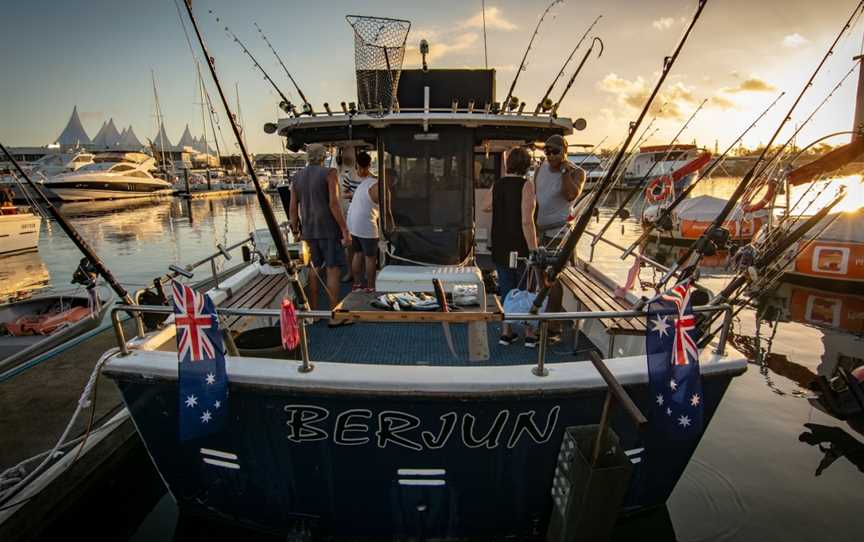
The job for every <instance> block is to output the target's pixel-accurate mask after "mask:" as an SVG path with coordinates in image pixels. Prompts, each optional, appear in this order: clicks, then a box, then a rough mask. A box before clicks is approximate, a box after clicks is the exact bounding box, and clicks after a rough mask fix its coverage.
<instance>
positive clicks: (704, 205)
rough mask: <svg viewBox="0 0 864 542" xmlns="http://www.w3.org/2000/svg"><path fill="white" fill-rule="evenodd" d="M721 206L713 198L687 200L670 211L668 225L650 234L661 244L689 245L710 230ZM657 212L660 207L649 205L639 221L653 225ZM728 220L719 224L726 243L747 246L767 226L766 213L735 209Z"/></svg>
mask: <svg viewBox="0 0 864 542" xmlns="http://www.w3.org/2000/svg"><path fill="white" fill-rule="evenodd" d="M725 205H726V200H725V199H721V198H716V197H714V196H708V195H702V196H696V197H692V198H687V199H685V200H684V201H682V202H681V203H680V204H679V205H678V206H677V207H675V209H673V210H672V213H671V217H670V218H671V222H670V223H668V224H658V225H657V226H656V228H655V230H654V231H655V232H656V234H657V237H658V238H659V239H660V240H662V241H665V242H670V243H680V244H686V245H689V244H690V243H692V242H693V241H695V240H696V239H698V238H699V237H700V236H701V235H702V234H703V233H704V232H705V230H707V229H708V228H709V227H710V226H711V223H712V222H713V221H714V219H715V218H716V217H717V215H719V214H720V211H721V210H722V209H723V207H724V206H725ZM661 211H662V207H661V206H660V205H650V206H648V207H646V209H645V211H644V212H643V213H642V220H643V221H650V222H653V221H655V220H656V219H657V218H658V216H659V215H660V213H661ZM729 216H730V218H729V219H728V220H726V221H725V222H723V227H724V228H725V229H726V230H728V231H729V236H730V239H732V240H733V241H735V242H737V243H748V242H749V241H750V240H751V239H752V238H753V236H754V235H756V232H758V231H759V228H761V227H762V226H764V225H765V224H767V223H768V218H769V210H768V209H759V210H757V211H753V212H749V213H747V212H744V211H743V210H742V207H741V205H738V206H737V207H736V208H735V209H733V211H732V212H731V213H730V214H729Z"/></svg>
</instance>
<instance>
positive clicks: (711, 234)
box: [657, 0, 864, 290]
mask: <svg viewBox="0 0 864 542" xmlns="http://www.w3.org/2000/svg"><path fill="white" fill-rule="evenodd" d="M862 6H864V0H861V1H860V2H858V4H857V5H856V6H855V9H854V10H853V11H852V14H851V15H850V16H849V19H847V21H846V24H844V25H843V28H842V29H841V30H840V32H839V33H838V34H837V37H836V38H834V42H833V43H832V44H831V46H830V47H829V48H828V51H827V52H826V53H825V56H823V57H822V60H821V61H820V62H819V65H818V66H816V69H815V70H814V71H813V74H812V75H811V76H810V79H808V80H807V83H805V84H804V88H803V89H801V92H800V93H799V94H798V97H797V98H796V99H795V102H794V103H793V104H792V106H791V107H790V108H789V112H788V113H786V115H784V116H783V120H782V121H781V122H780V126H778V127H777V130H776V131H775V132H774V135H772V136H771V139H770V140H769V141H768V144H767V145H765V148H764V149H762V153H761V154H760V155H759V158H757V159H756V162H755V163H754V164H753V166H752V167H751V168H750V170H749V171H747V173H746V174H745V175H744V177H743V178H742V179H741V182H740V183H738V186H737V187H736V188H735V191H734V192H733V193H732V195H731V196H730V197H729V200H728V201H727V202H726V205H725V206H724V207H723V209H722V210H721V211H720V214H718V215H717V216H716V217H715V218H714V222H712V223H711V225H710V226H708V228H707V229H706V230H705V231H704V232H703V233H702V235H701V236H699V238H698V239H697V240H696V241H694V242H693V243H692V244H691V245H690V246H689V247H687V250H686V251H685V252H684V254H683V255H682V256H681V257H680V258H679V259H678V261H677V262H675V264H674V265H672V267H671V268H670V269H669V271H667V273H666V274H665V275H664V276H663V277H662V278H661V279H660V283H659V284H658V285H657V288H658V290H659V289H661V288H662V287H663V285H665V284H666V282H667V281H668V280H669V279H670V278H671V277H672V276H673V275H674V274H675V273H676V272H677V271H678V270H679V269H681V268H682V267H684V265H686V264H688V262H689V260H690V259H691V256H693V254H694V253H698V256H697V257H696V259H695V260H694V261H693V262H690V264H689V265H688V267H687V268H686V269H685V270H684V273H683V277H682V278H684V277H688V276H690V275H692V274H693V272H694V271H695V270H696V269H697V268H698V263H699V260H700V259H701V257H702V255H703V254H704V252H705V250H706V248H707V246H708V243H709V242H710V241H711V240H712V239H715V240H718V239H719V241H720V242H721V243H722V244H725V239H724V238H725V237H727V236H726V235H724V234H723V232H722V226H723V222H725V221H726V218H727V217H728V216H729V213H731V212H732V209H734V208H735V205H737V203H738V200H739V199H741V196H742V195H744V192H745V191H746V190H747V186H748V185H749V183H750V181H751V180H752V179H753V178H754V176H755V173H756V170H757V168H758V167H759V165H760V163H761V162H762V161H763V160H764V159H765V155H766V154H768V150H769V149H770V148H771V145H772V144H773V143H774V140H775V139H777V136H778V135H780V131H781V130H782V129H783V127H784V126H786V123H787V122H789V120H790V119H791V118H792V113H793V112H794V111H795V108H796V107H798V104H799V103H800V102H801V99H802V98H803V97H804V94H805V93H806V92H807V89H809V88H810V87H811V86H812V85H813V80H814V79H815V78H816V75H817V74H818V73H819V72H820V71H821V70H822V66H824V65H825V62H826V61H827V60H828V57H830V56H831V55H833V54H834V48H835V47H836V46H837V43H838V42H839V41H840V38H841V37H843V34H845V33H846V31H847V30H848V29H849V28H850V27H851V25H852V20H853V19H854V18H855V16H856V15H857V14H858V12H859V11H861V8H862ZM780 152H782V149H781V150H780V151H779V152H778V153H775V155H774V156H772V158H771V160H770V161H769V162H768V163H769V164H770V162H773V161H774V159H775V158H777V157H778V156H779V154H780ZM765 169H767V168H763V169H761V170H760V173H762V172H764V171H765ZM712 244H715V243H714V242H712Z"/></svg>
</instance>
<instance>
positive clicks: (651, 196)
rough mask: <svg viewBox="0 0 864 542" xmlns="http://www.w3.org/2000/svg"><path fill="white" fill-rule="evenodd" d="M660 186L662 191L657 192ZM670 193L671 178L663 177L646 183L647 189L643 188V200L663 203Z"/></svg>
mask: <svg viewBox="0 0 864 542" xmlns="http://www.w3.org/2000/svg"><path fill="white" fill-rule="evenodd" d="M661 185H662V190H660V192H657V191H656V190H657V188H660V187H661ZM671 193H672V177H670V176H668V175H663V176H662V177H657V178H655V179H654V180H653V181H651V182H650V183H648V187H647V188H645V199H647V200H648V201H650V202H651V203H658V202H661V201H665V200H666V198H668V197H669V195H670V194H671Z"/></svg>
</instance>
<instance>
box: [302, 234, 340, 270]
mask: <svg viewBox="0 0 864 542" xmlns="http://www.w3.org/2000/svg"><path fill="white" fill-rule="evenodd" d="M306 244H308V245H309V255H310V256H311V260H312V265H314V266H315V267H318V268H321V267H342V266H344V265H345V248H344V247H343V246H342V242H341V241H340V240H339V239H306Z"/></svg>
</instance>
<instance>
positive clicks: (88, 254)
mask: <svg viewBox="0 0 864 542" xmlns="http://www.w3.org/2000/svg"><path fill="white" fill-rule="evenodd" d="M0 150H2V151H3V154H5V155H6V159H7V160H9V162H10V163H11V164H12V165H13V166H15V169H16V170H17V171H18V175H19V176H21V178H23V179H24V180H25V181H27V184H29V185H30V188H32V189H33V191H34V192H35V193H36V194H37V195H38V196H39V197H40V198H41V200H42V203H43V204H44V206H45V209H47V210H48V212H49V213H50V214H51V216H52V217H53V218H54V220H56V221H57V223H58V224H60V227H61V228H62V229H63V231H64V232H65V233H66V235H68V236H69V238H70V239H71V240H72V242H73V243H75V246H76V247H78V250H80V251H81V253H82V254H84V257H85V258H87V260H88V261H89V262H90V264H91V265H92V266H93V268H94V269H95V270H96V272H97V273H99V275H101V276H102V278H103V279H105V282H107V283H108V285H109V286H111V289H113V290H114V291H115V292H116V293H117V296H118V297H119V298H120V299H122V300H123V303H125V304H126V305H135V302H134V301H133V300H132V296H130V295H129V292H127V291H126V289H125V288H123V286H122V285H121V284H120V282H119V281H118V280H117V279H116V278H115V277H114V275H113V274H112V273H111V270H110V269H108V268H107V267H105V264H104V263H102V260H101V259H99V256H97V255H96V251H94V250H93V249H92V248H91V247H90V245H89V244H88V243H87V241H86V240H84V238H83V237H81V235H80V234H79V233H78V230H76V229H75V227H74V226H72V224H70V223H69V221H68V220H66V217H65V216H63V214H62V213H61V212H60V210H59V209H57V207H55V206H54V204H53V203H51V200H49V199H48V196H47V195H46V194H45V192H44V191H43V190H42V187H41V186H39V184H37V183H35V182H33V179H31V178H30V175H28V174H27V173H26V172H25V171H24V170H23V169H21V165H20V164H19V163H18V160H16V159H15V157H13V156H12V155H11V154H10V153H9V151H8V150H7V149H6V147H5V146H4V145H3V144H2V143H0ZM136 320H138V323H139V331H142V334H143V330H142V329H141V321H140V319H138V318H136Z"/></svg>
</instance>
